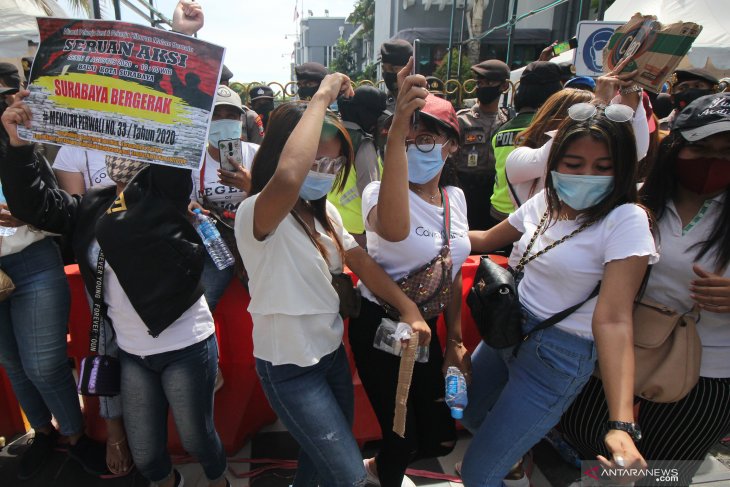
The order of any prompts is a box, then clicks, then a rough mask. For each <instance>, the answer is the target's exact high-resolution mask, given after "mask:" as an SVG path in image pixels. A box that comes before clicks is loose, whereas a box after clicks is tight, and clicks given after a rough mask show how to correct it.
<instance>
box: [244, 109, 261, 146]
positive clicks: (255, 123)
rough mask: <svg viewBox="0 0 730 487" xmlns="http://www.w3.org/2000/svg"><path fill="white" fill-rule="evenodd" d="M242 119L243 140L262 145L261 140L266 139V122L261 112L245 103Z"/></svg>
mask: <svg viewBox="0 0 730 487" xmlns="http://www.w3.org/2000/svg"><path fill="white" fill-rule="evenodd" d="M241 121H243V130H242V131H241V135H242V136H243V140H244V141H246V142H253V143H254V144H259V145H261V141H263V140H264V122H263V120H261V117H260V116H259V114H258V113H256V112H255V111H253V110H251V109H250V108H249V107H247V106H246V105H244V106H243V115H241Z"/></svg>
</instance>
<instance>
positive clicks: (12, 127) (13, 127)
mask: <svg viewBox="0 0 730 487" xmlns="http://www.w3.org/2000/svg"><path fill="white" fill-rule="evenodd" d="M28 95H30V91H28V90H21V91H20V92H18V93H17V94H16V95H15V98H14V100H15V101H13V103H12V104H10V106H9V107H8V108H6V109H5V112H3V116H2V124H3V127H4V128H5V131H6V132H7V133H8V139H9V142H10V145H11V146H13V147H20V146H23V145H29V144H30V142H28V141H27V140H23V139H21V138H20V137H19V136H18V125H23V126H24V127H26V128H30V121H31V112H30V108H29V107H28V105H26V104H25V102H24V101H23V99H24V98H25V97H26V96H28Z"/></svg>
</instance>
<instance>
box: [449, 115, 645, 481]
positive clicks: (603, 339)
mask: <svg viewBox="0 0 730 487" xmlns="http://www.w3.org/2000/svg"><path fill="white" fill-rule="evenodd" d="M633 115H634V113H633V110H631V108H629V107H627V106H625V105H611V106H608V107H605V106H596V105H592V104H586V103H581V104H578V105H574V106H573V107H571V108H570V109H569V110H568V117H567V118H566V120H565V121H564V122H563V123H562V124H561V125H560V127H559V128H558V132H557V133H556V134H555V137H554V138H553V145H552V148H551V150H550V154H549V156H548V159H547V173H546V177H545V189H544V191H541V192H540V193H538V194H536V195H535V196H534V197H533V198H531V199H529V200H528V201H527V202H525V203H524V204H523V205H522V206H521V207H520V208H519V209H518V210H517V211H516V212H515V213H513V214H512V215H510V217H509V218H508V220H506V221H504V222H502V223H500V224H499V225H497V226H496V227H494V228H492V229H491V230H488V231H486V232H471V234H470V237H471V242H472V248H473V249H474V250H476V251H479V252H488V251H490V250H492V249H495V248H500V247H502V246H504V245H506V244H508V243H511V242H517V243H516V244H515V246H516V250H517V252H518V254H519V255H522V259H521V265H520V266H519V270H520V271H523V272H522V273H521V275H518V276H517V280H518V281H520V282H519V288H518V290H519V293H518V294H519V301H520V304H521V307H522V313H523V322H522V332H523V333H524V334H526V335H527V339H526V340H525V341H524V342H522V343H521V345H520V346H519V347H518V348H517V349H516V350H515V351H514V353H513V354H502V353H500V352H499V351H497V350H495V349H492V348H490V347H489V346H487V345H486V344H484V343H482V344H480V345H479V347H478V348H477V349H476V350H475V352H474V354H473V356H472V364H473V377H472V382H471V387H470V388H469V405H468V407H467V409H466V410H465V412H464V424H465V425H466V426H467V427H468V428H469V429H470V430H472V431H473V432H474V433H475V436H474V439H473V440H472V442H471V444H470V446H469V449H468V450H467V452H466V455H465V457H464V462H463V467H462V470H461V475H462V478H463V480H464V485H466V486H468V487H471V486H495V487H496V486H501V485H502V482H503V479H504V478H505V477H506V476H507V475H508V474H509V473H510V470H511V469H513V468H514V467H515V465H517V467H518V468H517V469H516V470H517V471H518V472H519V462H520V461H521V459H522V457H523V455H525V454H526V453H527V452H528V450H529V449H530V448H531V447H532V446H533V445H534V444H536V443H537V442H538V441H540V439H541V438H542V437H543V436H544V435H545V433H547V432H548V431H549V430H550V428H552V427H553V426H554V425H555V423H557V422H558V420H559V419H560V416H561V414H562V413H563V411H564V410H565V409H566V408H567V407H568V406H569V405H570V404H571V402H572V401H573V400H574V399H575V397H576V395H577V394H578V393H579V392H580V390H581V389H582V388H583V386H584V385H585V383H586V382H587V381H588V379H589V377H590V376H591V373H592V372H593V368H594V365H595V362H596V359H597V360H598V363H599V364H600V367H601V370H602V371H604V379H605V384H604V389H605V391H606V397H607V398H608V405H609V411H610V414H609V418H608V419H609V420H611V421H612V422H611V423H607V424H606V427H607V431H608V433H607V434H606V435H605V438H604V441H605V444H606V448H607V453H608V454H610V457H607V458H604V457H601V460H602V462H603V463H604V465H606V466H613V467H615V466H617V465H620V466H626V467H640V466H643V465H645V463H644V460H643V458H642V457H641V455H640V454H639V452H638V451H637V449H636V446H635V444H634V440H635V439H636V436H632V435H635V434H636V428H635V422H634V413H633V373H634V356H633V348H632V309H633V301H634V297H635V296H636V293H637V291H638V289H639V285H640V283H641V279H642V277H643V275H644V272H645V270H646V266H647V264H648V263H650V261H655V260H656V258H657V254H656V249H655V245H654V240H653V238H652V234H651V231H650V229H649V222H648V216H647V213H646V211H645V210H644V209H643V208H641V207H640V206H638V205H637V202H638V196H637V191H636V170H637V157H636V146H635V143H634V136H633V133H632V130H631V125H630V123H629V120H631V118H632V117H633ZM520 279H521V280H520ZM599 283H600V288H599V286H598V285H599ZM596 293H597V298H596V297H595V296H596ZM581 303H582V304H581ZM575 305H579V307H578V308H577V309H576V310H575V311H574V312H573V313H571V314H569V315H567V317H565V318H564V319H562V320H561V321H559V322H558V323H557V324H555V325H554V326H551V327H547V328H544V329H538V330H536V331H534V332H533V333H531V331H532V330H533V329H536V328H540V325H541V323H542V322H543V321H545V320H547V319H549V318H550V317H552V316H554V315H556V314H558V313H560V312H562V311H564V310H567V309H569V308H571V307H573V306H575ZM503 357H507V358H503ZM514 473H515V472H513V476H512V478H513V479H514V480H512V482H513V483H510V484H509V485H528V482H527V479H526V476H522V477H521V479H520V478H519V475H514ZM505 483H507V482H505Z"/></svg>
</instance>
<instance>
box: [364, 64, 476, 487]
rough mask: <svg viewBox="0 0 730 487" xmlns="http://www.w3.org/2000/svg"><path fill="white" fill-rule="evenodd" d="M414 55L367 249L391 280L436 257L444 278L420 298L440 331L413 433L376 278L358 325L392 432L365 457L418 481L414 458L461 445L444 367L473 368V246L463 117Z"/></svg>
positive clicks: (417, 398) (383, 481) (375, 198)
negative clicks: (462, 155) (456, 157)
mask: <svg viewBox="0 0 730 487" xmlns="http://www.w3.org/2000/svg"><path fill="white" fill-rule="evenodd" d="M411 63H413V60H412V59H411V61H409V64H408V65H407V66H406V67H405V68H404V69H403V71H401V73H399V75H398V77H399V85H400V86H401V88H400V89H399V90H398V93H399V95H398V100H397V102H396V110H395V114H394V117H393V123H392V125H391V127H390V132H389V134H388V141H387V144H386V153H385V154H386V156H385V162H384V164H383V167H384V170H383V178H382V182H377V181H376V182H373V183H370V184H369V185H368V186H367V187H366V189H365V192H364V193H363V212H362V213H363V217H364V218H365V229H366V237H367V248H368V252H369V253H370V255H371V256H372V257H373V258H374V259H375V260H376V261H377V262H378V263H379V264H380V265H381V266H383V269H385V271H386V272H387V273H388V275H389V276H390V277H391V278H392V279H394V280H400V279H402V278H403V277H404V276H406V275H409V274H418V273H419V269H421V268H424V266H429V265H430V266H431V267H430V269H432V270H433V272H431V270H428V271H425V273H426V274H429V273H430V279H431V280H436V281H438V282H441V283H442V284H441V285H439V286H437V287H436V288H435V292H434V293H433V297H432V299H430V300H429V301H428V302H424V303H422V302H419V307H420V308H421V311H422V313H424V316H425V317H426V318H427V319H428V325H429V327H430V328H431V333H432V336H433V337H434V339H433V340H432V341H431V347H430V349H429V358H428V360H427V361H426V362H425V363H418V362H417V363H416V364H415V367H414V370H413V381H412V384H411V389H410V395H409V399H408V409H407V417H406V431H405V437H403V438H401V437H400V436H398V435H397V434H396V433H394V432H393V416H394V407H393V405H394V404H395V399H396V389H397V385H398V370H399V364H400V359H399V357H397V356H395V355H392V354H390V353H387V352H384V351H381V350H378V349H376V348H374V347H373V342H374V338H375V336H376V332H377V330H378V327H379V326H380V325H381V323H382V322H383V320H384V319H385V318H387V317H390V318H397V316H394V313H392V310H391V309H390V308H389V307H388V306H387V304H388V302H387V300H385V302H383V301H382V300H380V299H378V298H377V297H376V296H374V295H373V293H372V289H370V288H369V286H368V283H367V282H365V283H364V285H363V286H362V292H363V298H362V312H361V314H360V317H359V318H357V319H352V320H351V321H350V328H349V337H350V345H351V346H352V351H353V354H354V356H355V363H356V364H357V369H358V372H359V374H360V379H361V380H362V383H363V386H364V387H365V391H366V392H367V394H368V398H369V399H370V403H371V404H372V406H373V409H374V411H375V414H376V416H377V417H378V423H379V424H380V428H381V430H382V433H383V442H382V444H381V448H380V451H379V452H378V453H377V455H376V456H375V458H371V459H367V460H366V462H365V463H366V467H367V470H368V478H369V479H370V481H371V483H374V484H375V485H383V486H388V487H390V486H400V485H404V486H405V485H414V484H413V482H411V481H410V479H408V478H407V477H404V473H405V470H406V468H407V466H408V464H409V463H410V462H412V461H415V460H417V459H419V458H425V457H435V456H442V455H446V454H447V453H449V452H450V451H451V450H452V449H453V447H454V444H455V442H456V430H455V426H454V420H453V419H452V418H451V415H450V414H449V408H448V407H447V406H446V404H445V402H444V371H445V370H446V369H447V368H448V366H451V365H453V366H457V367H458V368H459V369H461V370H462V372H464V373H466V374H467V375H468V373H469V360H468V359H469V357H468V354H467V352H466V348H465V347H464V345H463V343H462V340H461V266H462V264H463V263H464V261H465V260H466V258H467V256H468V255H469V249H470V246H469V238H468V229H469V224H468V221H467V217H466V200H465V198H464V193H463V192H462V191H461V189H459V188H457V187H456V185H455V183H454V180H453V179H454V178H453V174H454V171H453V170H451V168H450V166H446V167H445V166H444V161H445V160H446V158H447V157H448V156H449V154H451V153H453V152H455V151H456V150H457V148H458V141H459V123H458V121H457V119H456V113H455V112H454V109H453V107H452V106H451V103H449V102H448V101H446V100H443V99H441V98H438V97H436V96H434V95H431V94H429V93H428V90H427V89H426V80H425V78H424V77H423V76H408V77H406V75H407V73H409V72H410V66H411ZM415 110H420V111H419V112H418V118H417V124H416V125H412V124H411V120H412V117H413V113H414V111H415ZM427 279H429V278H428V277H427ZM411 280H412V282H411V284H410V285H408V284H404V285H402V286H401V287H402V288H407V287H409V286H410V287H412V288H414V289H415V288H416V287H417V286H418V284H413V277H411ZM421 284H423V286H424V287H429V285H428V283H421ZM417 295H418V293H417V292H416V293H414V296H417ZM442 313H443V314H444V317H445V320H446V327H447V339H446V344H445V348H446V355H445V356H444V354H443V353H442V348H441V344H440V343H439V340H438V339H437V338H436V320H437V318H438V317H439V316H440V315H441V314H442ZM401 320H402V318H401ZM396 321H397V320H396Z"/></svg>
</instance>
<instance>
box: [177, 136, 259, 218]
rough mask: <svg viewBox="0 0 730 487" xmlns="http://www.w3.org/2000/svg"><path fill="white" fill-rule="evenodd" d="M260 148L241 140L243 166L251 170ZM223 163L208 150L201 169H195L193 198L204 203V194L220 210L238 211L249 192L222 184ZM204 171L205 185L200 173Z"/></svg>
mask: <svg viewBox="0 0 730 487" xmlns="http://www.w3.org/2000/svg"><path fill="white" fill-rule="evenodd" d="M258 150H259V145H258V144H253V143H250V142H241V152H243V167H245V168H246V169H248V170H249V171H250V170H251V165H252V163H253V158H254V156H255V155H256V151H258ZM220 168H221V163H220V162H218V161H216V160H215V159H213V158H212V157H211V155H210V154H209V153H208V151H206V152H205V162H204V163H203V165H202V166H201V167H200V171H193V194H192V196H191V199H192V200H195V201H198V202H199V203H201V204H202V203H203V196H205V199H206V200H207V201H209V202H210V204H212V205H214V206H215V209H217V210H219V211H221V212H222V211H224V210H225V211H231V212H234V213H235V212H236V209H237V208H238V205H239V204H240V203H241V201H243V200H244V199H245V198H246V196H248V194H247V193H246V192H245V191H243V190H241V189H238V188H234V187H232V186H226V185H225V184H221V183H220V182H219V178H218V169H220ZM201 173H204V176H205V177H204V178H203V186H202V188H201V185H200V175H201Z"/></svg>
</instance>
